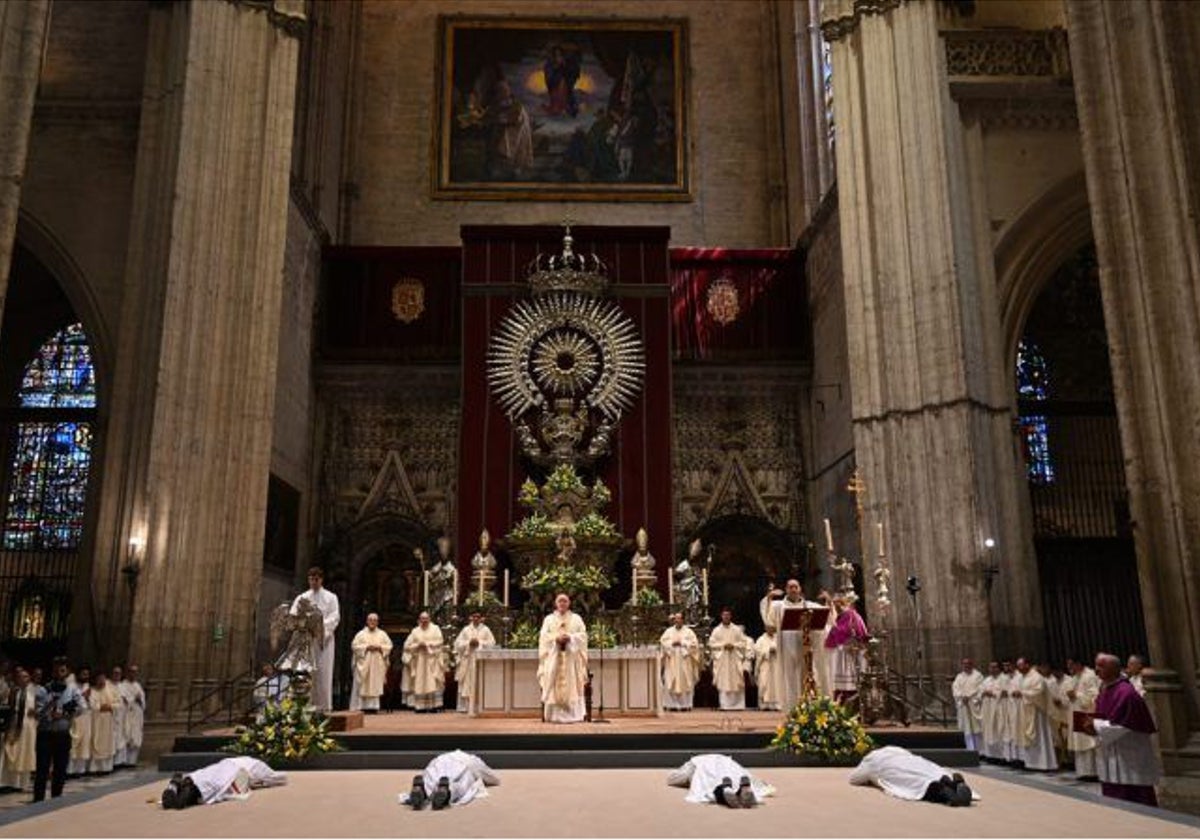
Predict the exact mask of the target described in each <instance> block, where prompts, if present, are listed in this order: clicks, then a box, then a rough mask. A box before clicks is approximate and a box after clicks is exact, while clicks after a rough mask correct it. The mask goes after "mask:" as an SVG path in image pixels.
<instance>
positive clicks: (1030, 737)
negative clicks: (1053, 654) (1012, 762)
mask: <svg viewBox="0 0 1200 840" xmlns="http://www.w3.org/2000/svg"><path fill="white" fill-rule="evenodd" d="M1020 692H1021V695H1022V701H1023V702H1022V704H1021V716H1020V718H1019V723H1018V731H1017V743H1018V746H1019V749H1020V752H1019V757H1020V760H1021V761H1024V762H1025V768H1026V769H1027V770H1057V769H1058V758H1057V756H1055V754H1054V732H1053V730H1052V729H1051V725H1050V706H1051V703H1052V699H1051V696H1050V686H1048V685H1047V684H1046V678H1045V677H1043V676H1042V675H1041V674H1039V673H1038V672H1037V671H1035V670H1034V669H1032V668H1030V669H1029V671H1028V673H1026V674H1024V675H1022V677H1021V682H1020Z"/></svg>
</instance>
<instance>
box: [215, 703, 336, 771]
mask: <svg viewBox="0 0 1200 840" xmlns="http://www.w3.org/2000/svg"><path fill="white" fill-rule="evenodd" d="M328 726H329V719H328V718H327V717H325V716H324V715H322V714H320V713H318V712H310V711H309V710H308V709H306V708H304V707H303V706H302V705H301V704H299V703H297V702H296V701H295V700H293V699H292V698H290V697H285V698H284V699H283V700H281V701H279V702H270V703H268V704H267V705H266V706H264V707H263V710H262V712H261V714H259V716H258V717H257V718H256V719H255V721H254V723H251V724H249V725H248V726H239V727H238V728H237V729H235V730H234V733H233V734H234V736H235V737H234V740H233V741H230V742H229V743H228V744H226V745H225V746H223V747H222V748H221V750H222V752H229V753H235V754H237V755H249V756H253V757H255V758H258V759H262V760H263V761H265V762H266V763H267V764H269V765H271V766H272V767H276V766H278V765H282V764H295V763H297V762H301V761H304V760H305V759H308V758H311V757H312V756H314V755H321V754H322V753H329V752H336V751H338V750H340V749H341V746H340V745H339V744H338V742H337V741H335V740H334V739H333V738H332V737H331V736H330V735H329V734H328Z"/></svg>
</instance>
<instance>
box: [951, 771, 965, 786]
mask: <svg viewBox="0 0 1200 840" xmlns="http://www.w3.org/2000/svg"><path fill="white" fill-rule="evenodd" d="M950 781H952V782H954V784H956V785H965V784H966V783H967V780H966V779H964V778H963V774H962V773H954V774H953V775H951V776H950Z"/></svg>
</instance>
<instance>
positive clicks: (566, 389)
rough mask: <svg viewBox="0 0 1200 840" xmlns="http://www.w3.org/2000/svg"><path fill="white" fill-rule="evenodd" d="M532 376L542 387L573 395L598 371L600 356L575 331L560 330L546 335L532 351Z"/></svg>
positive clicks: (584, 338) (581, 389) (593, 378)
mask: <svg viewBox="0 0 1200 840" xmlns="http://www.w3.org/2000/svg"><path fill="white" fill-rule="evenodd" d="M532 365H533V375H534V378H535V379H537V381H538V384H539V385H541V386H542V388H543V389H544V390H547V391H551V392H553V393H554V394H566V395H571V394H577V393H579V392H580V391H583V390H585V389H586V388H587V386H588V385H591V384H592V383H593V382H594V381H595V380H596V377H597V376H598V375H599V373H600V357H599V356H598V355H597V354H596V351H595V349H594V348H593V347H592V343H591V342H590V341H588V340H587V338H586V337H585V336H584V335H583V334H582V333H579V332H575V331H574V330H567V329H561V330H557V331H555V332H553V333H551V334H550V335H548V336H546V337H545V338H544V339H543V340H542V341H541V342H540V343H539V344H538V346H537V347H536V349H535V350H534V351H533V362H532Z"/></svg>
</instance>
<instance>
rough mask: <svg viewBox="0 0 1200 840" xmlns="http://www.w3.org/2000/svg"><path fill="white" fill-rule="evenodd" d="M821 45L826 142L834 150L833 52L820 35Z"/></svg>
mask: <svg viewBox="0 0 1200 840" xmlns="http://www.w3.org/2000/svg"><path fill="white" fill-rule="evenodd" d="M817 40H818V41H819V42H820V44H821V93H822V97H823V101H824V105H825V128H826V131H827V132H828V133H827V134H826V136H825V142H826V143H828V144H829V148H830V149H833V140H834V130H833V125H834V123H833V50H832V48H831V47H830V45H829V42H828V41H826V40H825V39H824V38H821V37H820V36H819V35H818V38H817Z"/></svg>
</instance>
